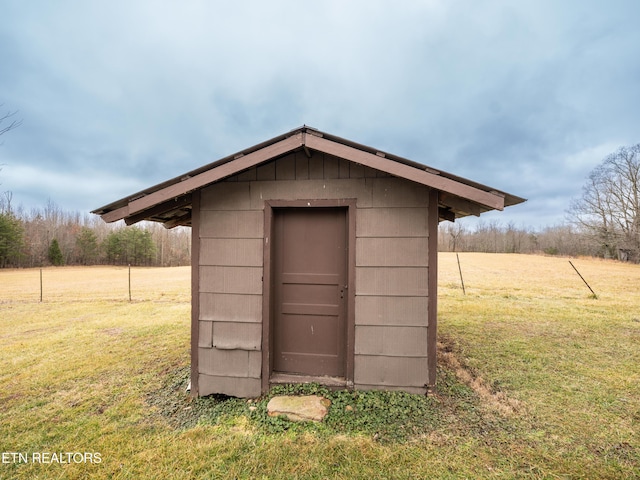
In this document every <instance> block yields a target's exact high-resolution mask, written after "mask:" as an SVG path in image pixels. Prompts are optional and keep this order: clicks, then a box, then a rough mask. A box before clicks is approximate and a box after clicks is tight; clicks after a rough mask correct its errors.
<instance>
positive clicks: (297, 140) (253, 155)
mask: <svg viewBox="0 0 640 480" xmlns="http://www.w3.org/2000/svg"><path fill="white" fill-rule="evenodd" d="M303 149H304V150H305V151H306V152H307V153H310V152H313V151H321V152H324V153H328V154H331V155H335V156H337V157H340V158H345V159H346V160H349V161H352V162H355V163H358V164H362V165H366V166H368V167H370V168H374V169H377V170H381V171H384V172H386V173H389V174H391V175H394V176H397V177H400V178H405V179H408V180H411V181H415V182H418V183H422V184H424V185H426V186H428V187H430V188H434V189H436V190H438V191H439V192H440V195H439V202H440V206H441V209H440V210H441V217H442V218H443V219H447V220H454V219H455V218H458V217H463V216H467V215H480V214H481V213H484V212H486V211H489V210H494V209H497V210H502V209H503V208H504V207H507V206H511V205H516V204H518V203H522V202H524V201H525V199H523V198H520V197H518V196H515V195H511V194H509V193H506V192H502V191H499V190H497V189H495V188H493V187H489V186H486V185H482V184H480V183H477V182H474V181H472V180H468V179H466V178H462V177H459V176H457V175H453V174H450V173H447V172H444V171H442V170H436V169H433V168H431V167H428V166H427V165H423V164H421V163H418V162H415V161H412V160H409V159H406V158H403V157H399V156H397V155H393V154H390V153H387V152H382V151H380V150H378V149H376V148H373V147H369V146H366V145H362V144H359V143H356V142H352V141H350V140H347V139H344V138H341V137H338V136H335V135H331V134H329V133H326V132H321V131H319V130H317V129H315V128H312V127H309V126H306V125H303V126H302V127H299V128H296V129H294V130H291V131H290V132H287V133H284V134H282V135H278V136H277V137H273V138H271V139H269V140H267V141H265V142H262V143H259V144H257V145H254V146H252V147H249V148H245V149H243V150H242V151H240V152H237V153H235V154H233V155H229V156H226V157H224V158H221V159H220V160H217V161H215V162H212V163H209V164H207V165H204V166H202V167H200V168H197V169H195V170H191V171H189V172H186V173H184V174H182V175H179V176H177V177H175V178H172V179H170V180H167V181H165V182H162V183H159V184H157V185H154V186H151V187H149V188H146V189H144V190H141V191H140V192H137V193H134V194H132V195H128V196H126V197H124V198H121V199H119V200H116V201H114V202H112V203H109V204H107V205H104V206H103V207H100V208H97V209H95V210H93V211H92V212H91V213H94V214H97V215H100V216H101V217H102V218H103V219H104V220H105V221H106V222H113V221H117V220H121V219H124V220H125V222H126V223H127V224H133V223H136V222H139V221H141V220H151V221H157V222H161V223H163V224H165V226H167V227H168V228H170V227H174V226H177V225H190V221H191V217H190V213H191V195H190V194H191V192H193V191H195V190H198V189H200V188H203V187H205V186H207V185H210V184H212V183H215V182H218V181H220V180H223V179H224V178H227V177H230V176H232V175H236V174H238V173H240V172H242V171H244V170H247V169H249V168H252V167H255V166H257V165H260V164H262V163H266V162H269V161H272V160H275V159H276V158H279V157H281V156H284V155H286V154H288V153H291V152H294V151H298V150H303Z"/></svg>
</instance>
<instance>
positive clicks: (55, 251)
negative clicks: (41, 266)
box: [48, 238, 64, 267]
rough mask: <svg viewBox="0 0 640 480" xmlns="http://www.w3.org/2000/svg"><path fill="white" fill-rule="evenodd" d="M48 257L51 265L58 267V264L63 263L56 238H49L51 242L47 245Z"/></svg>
mask: <svg viewBox="0 0 640 480" xmlns="http://www.w3.org/2000/svg"><path fill="white" fill-rule="evenodd" d="M48 257H49V261H50V262H51V265H55V266H56V267H59V266H60V265H63V264H64V257H63V256H62V250H60V245H59V244H58V240H57V239H56V238H54V239H53V240H51V244H50V245H49V251H48Z"/></svg>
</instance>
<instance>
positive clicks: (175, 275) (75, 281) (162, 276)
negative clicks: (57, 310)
mask: <svg viewBox="0 0 640 480" xmlns="http://www.w3.org/2000/svg"><path fill="white" fill-rule="evenodd" d="M190 276H191V267H171V268H165V269H157V268H146V267H131V298H132V300H133V301H140V300H166V301H184V300H187V301H188V300H189V299H190V287H191V283H190V278H191V277H190ZM42 292H43V301H45V302H51V301H56V302H59V301H65V302H74V301H97V300H115V301H118V300H122V301H128V300H129V268H128V267H112V266H96V267H47V268H43V269H42ZM39 300H40V270H39V269H36V268H28V269H7V270H2V271H1V272H0V302H37V301H39Z"/></svg>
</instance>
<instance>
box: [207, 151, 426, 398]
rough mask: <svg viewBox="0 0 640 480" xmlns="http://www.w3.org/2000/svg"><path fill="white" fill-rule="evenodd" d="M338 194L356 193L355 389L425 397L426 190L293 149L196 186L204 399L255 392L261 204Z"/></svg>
mask: <svg viewBox="0 0 640 480" xmlns="http://www.w3.org/2000/svg"><path fill="white" fill-rule="evenodd" d="M344 198H355V199H356V222H355V223H356V246H355V248H356V278H355V284H356V290H355V345H354V351H355V358H354V378H353V381H354V386H355V387H356V388H360V389H402V390H407V391H412V392H416V393H418V392H419V393H424V391H425V384H426V383H427V380H428V378H427V377H428V369H427V356H428V352H427V340H426V335H427V325H428V318H427V316H428V308H427V305H428V295H429V291H428V272H429V265H428V259H429V255H428V242H427V240H428V236H429V232H428V218H427V217H428V202H429V190H428V188H426V187H424V186H421V185H418V184H415V183H412V182H409V181H407V180H402V179H398V178H394V177H390V176H388V175H387V174H385V173H383V172H378V171H376V170H373V169H370V168H367V167H363V166H361V165H357V164H354V163H352V162H349V161H347V160H343V159H339V158H336V157H332V156H330V155H324V154H322V153H319V152H313V155H312V156H311V158H308V157H307V156H306V155H305V154H304V152H296V153H292V154H289V155H287V156H285V157H282V158H280V159H278V160H275V161H272V162H269V163H267V164H264V165H261V166H259V167H255V168H252V169H249V170H247V171H245V172H242V173H240V174H238V175H235V176H233V177H231V178H229V179H227V180H225V181H223V182H219V183H216V184H213V185H211V186H209V187H206V188H204V189H203V190H202V192H201V202H200V210H199V212H194V215H199V220H200V227H199V237H200V256H199V258H200V259H199V265H198V268H199V282H200V294H199V338H198V369H199V378H198V380H199V381H198V384H199V394H200V395H207V394H210V393H224V394H228V395H235V396H243V397H251V396H258V395H259V394H260V393H261V380H260V375H261V367H262V365H261V362H262V355H261V348H262V342H261V335H262V334H261V331H262V330H261V328H262V327H261V325H262V279H263V275H264V265H263V242H264V215H263V209H264V201H265V200H299V199H344ZM434 234H436V232H434Z"/></svg>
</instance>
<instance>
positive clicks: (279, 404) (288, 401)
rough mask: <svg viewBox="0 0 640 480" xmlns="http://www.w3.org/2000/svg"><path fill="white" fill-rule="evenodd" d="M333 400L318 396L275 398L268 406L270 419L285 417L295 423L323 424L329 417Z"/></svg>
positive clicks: (284, 396)
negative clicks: (329, 408)
mask: <svg viewBox="0 0 640 480" xmlns="http://www.w3.org/2000/svg"><path fill="white" fill-rule="evenodd" d="M329 405H331V400H329V399H327V398H324V397H320V396H318V395H306V396H293V395H280V396H277V397H273V398H272V399H271V400H269V403H268V404H267V413H268V414H269V416H270V417H276V416H278V415H284V416H286V417H287V418H288V419H289V420H292V421H294V422H305V421H314V422H321V421H322V419H323V418H324V417H325V416H326V415H327V412H328V407H329Z"/></svg>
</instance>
